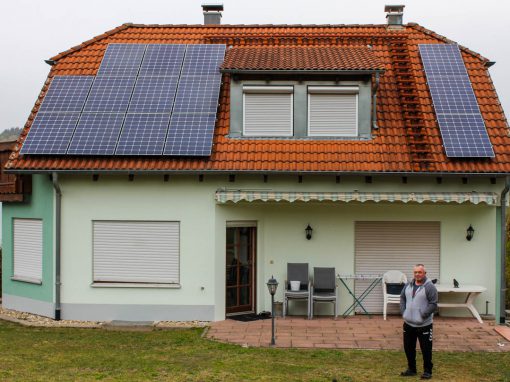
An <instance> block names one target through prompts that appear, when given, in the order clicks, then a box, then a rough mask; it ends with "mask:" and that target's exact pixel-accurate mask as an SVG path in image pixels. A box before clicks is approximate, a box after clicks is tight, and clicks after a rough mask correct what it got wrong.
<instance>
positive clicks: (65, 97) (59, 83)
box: [39, 76, 94, 113]
mask: <svg viewBox="0 0 510 382" xmlns="http://www.w3.org/2000/svg"><path fill="white" fill-rule="evenodd" d="M93 81H94V77H92V76H55V77H53V79H52V80H51V84H50V87H49V88H48V91H47V92H46V95H45V96H44V100H43V102H42V104H41V107H40V108H39V113H55V112H58V113H79V112H81V110H82V109H83V105H84V104H85V100H86V99H87V95H88V94H89V90H90V87H91V86H92V82H93Z"/></svg>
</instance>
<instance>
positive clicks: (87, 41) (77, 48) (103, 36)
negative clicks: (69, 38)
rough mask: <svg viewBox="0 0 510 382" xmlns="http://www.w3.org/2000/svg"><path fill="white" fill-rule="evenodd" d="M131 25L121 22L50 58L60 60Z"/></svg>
mask: <svg viewBox="0 0 510 382" xmlns="http://www.w3.org/2000/svg"><path fill="white" fill-rule="evenodd" d="M131 26H133V24H132V23H124V24H122V25H120V26H118V27H116V28H114V29H111V30H109V31H106V32H104V33H102V34H100V35H98V36H95V37H92V38H91V39H90V40H86V41H84V42H82V43H81V44H78V45H76V46H73V47H72V48H69V49H67V50H65V51H63V52H60V53H59V54H57V55H56V56H53V57H51V58H50V60H53V61H57V60H60V59H61V58H63V57H65V56H67V55H69V54H71V53H74V52H76V51H78V50H80V49H83V48H85V47H86V46H89V45H91V44H93V43H95V42H97V41H100V40H103V39H105V38H107V37H110V36H111V35H114V34H116V33H118V32H120V31H123V30H125V29H128V28H130V27H131Z"/></svg>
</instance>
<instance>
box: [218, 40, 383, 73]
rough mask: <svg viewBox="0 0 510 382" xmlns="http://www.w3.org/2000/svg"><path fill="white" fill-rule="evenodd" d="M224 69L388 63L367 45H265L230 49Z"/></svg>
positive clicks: (376, 65)
mask: <svg viewBox="0 0 510 382" xmlns="http://www.w3.org/2000/svg"><path fill="white" fill-rule="evenodd" d="M221 69H222V71H225V72H228V71H234V70H242V71H246V70H250V71H252V70H253V71H260V70H293V71H294V70H307V71H308V70H314V71H328V70H334V71H362V70H368V71H376V70H383V69H384V66H383V64H382V63H381V62H380V61H379V60H378V59H377V56H375V54H374V53H373V52H372V51H371V49H369V48H367V47H338V46H263V47H234V48H232V49H229V50H228V51H227V54H226V57H225V61H224V62H223V65H222V66H221Z"/></svg>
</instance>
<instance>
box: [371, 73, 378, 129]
mask: <svg viewBox="0 0 510 382" xmlns="http://www.w3.org/2000/svg"><path fill="white" fill-rule="evenodd" d="M377 89H379V72H376V73H375V88H374V94H372V128H373V129H378V128H379V127H378V126H377V112H376V110H375V108H376V105H377Z"/></svg>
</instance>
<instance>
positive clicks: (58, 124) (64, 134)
mask: <svg viewBox="0 0 510 382" xmlns="http://www.w3.org/2000/svg"><path fill="white" fill-rule="evenodd" d="M79 117H80V113H66V114H64V113H38V114H37V115H36V117H35V119H34V122H32V127H30V132H29V133H28V136H27V138H26V139H25V142H24V143H23V147H22V148H21V154H65V153H66V150H67V146H68V145H69V141H70V140H71V138H72V136H73V131H74V128H75V127H76V123H77V122H78V118H79Z"/></svg>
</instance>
